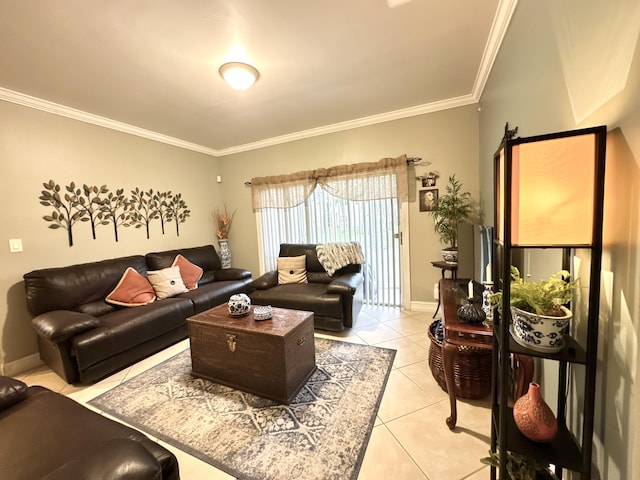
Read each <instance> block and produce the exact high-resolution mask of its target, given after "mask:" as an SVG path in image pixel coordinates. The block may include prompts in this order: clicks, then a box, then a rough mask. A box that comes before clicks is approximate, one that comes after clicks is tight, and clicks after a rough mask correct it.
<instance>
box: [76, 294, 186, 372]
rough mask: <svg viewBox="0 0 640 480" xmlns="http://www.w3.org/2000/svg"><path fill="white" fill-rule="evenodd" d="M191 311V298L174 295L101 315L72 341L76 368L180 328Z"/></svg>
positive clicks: (83, 366)
mask: <svg viewBox="0 0 640 480" xmlns="http://www.w3.org/2000/svg"><path fill="white" fill-rule="evenodd" d="M193 291H194V292H195V291H197V290H193ZM193 314H194V310H193V303H192V302H191V301H190V300H188V299H185V298H175V297H174V298H166V299H164V300H162V301H157V302H153V303H150V304H149V305H144V306H142V307H137V308H133V309H132V308H123V309H120V310H116V311H114V312H112V313H108V314H107V315H103V316H102V317H100V318H99V321H100V326H99V327H97V328H94V329H92V330H88V331H86V332H84V333H81V334H80V335H76V336H75V337H73V339H72V340H71V344H72V348H73V351H74V354H75V356H76V361H77V363H78V368H79V369H80V370H84V369H86V368H88V367H90V366H91V365H94V364H96V363H99V362H101V361H103V360H104V359H106V358H109V357H111V356H113V355H116V354H118V353H121V352H124V351H126V350H129V349H131V348H134V347H136V346H137V345H140V344H143V343H145V342H147V341H149V340H150V339H151V338H154V337H158V336H160V335H162V334H164V333H166V332H169V331H171V330H174V329H177V328H181V327H183V326H184V325H185V323H186V318H187V317H190V316H192V315H193Z"/></svg>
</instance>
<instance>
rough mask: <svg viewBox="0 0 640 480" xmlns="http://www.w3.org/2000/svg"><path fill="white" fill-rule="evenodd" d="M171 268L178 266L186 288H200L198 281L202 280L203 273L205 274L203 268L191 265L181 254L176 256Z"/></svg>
mask: <svg viewBox="0 0 640 480" xmlns="http://www.w3.org/2000/svg"><path fill="white" fill-rule="evenodd" d="M171 266H172V267H176V266H177V267H178V268H179V269H180V276H181V277H182V281H183V282H184V286H185V287H187V289H188V290H194V289H196V288H198V280H200V278H202V273H203V272H204V270H202V268H200V267H199V266H198V265H195V264H193V263H191V262H190V261H189V260H187V259H186V258H185V257H183V256H182V255H180V254H178V255H176V258H175V259H174V260H173V263H172V264H171Z"/></svg>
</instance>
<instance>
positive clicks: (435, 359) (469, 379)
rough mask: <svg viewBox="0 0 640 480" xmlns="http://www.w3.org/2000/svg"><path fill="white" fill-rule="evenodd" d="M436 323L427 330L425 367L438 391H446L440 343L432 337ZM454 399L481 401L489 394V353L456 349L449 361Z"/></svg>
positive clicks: (482, 350) (470, 349)
mask: <svg viewBox="0 0 640 480" xmlns="http://www.w3.org/2000/svg"><path fill="white" fill-rule="evenodd" d="M437 324H438V321H437V320H436V321H435V322H433V323H432V324H431V326H430V327H429V339H430V340H431V346H430V347H429V367H430V368H431V373H432V374H433V378H435V379H436V381H437V382H438V385H440V388H442V389H443V390H444V391H445V392H446V391H447V381H446V379H445V376H444V363H443V361H442V342H441V341H440V340H438V338H437V337H436V335H435V330H436V326H437ZM453 376H454V379H455V387H456V397H457V398H467V399H479V398H484V397H486V396H487V395H489V394H490V393H491V350H487V349H483V348H474V347H464V346H460V347H458V354H457V355H456V356H455V358H454V361H453Z"/></svg>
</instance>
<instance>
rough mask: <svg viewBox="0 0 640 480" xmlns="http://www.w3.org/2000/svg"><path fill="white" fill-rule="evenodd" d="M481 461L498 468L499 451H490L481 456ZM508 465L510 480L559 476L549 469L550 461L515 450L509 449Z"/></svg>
mask: <svg viewBox="0 0 640 480" xmlns="http://www.w3.org/2000/svg"><path fill="white" fill-rule="evenodd" d="M480 461H481V462H482V463H484V464H485V465H491V466H492V467H496V468H498V467H499V466H500V455H499V454H498V453H497V452H492V451H489V456H488V457H485V458H481V459H480ZM506 466H507V475H509V479H510V480H543V479H544V480H547V479H551V480H555V479H557V478H558V477H557V476H556V475H555V474H554V473H553V472H551V471H550V470H549V464H548V463H544V462H542V461H540V460H535V459H533V458H531V457H527V456H525V455H520V454H518V453H514V452H509V451H507V458H506Z"/></svg>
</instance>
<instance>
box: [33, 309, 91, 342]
mask: <svg viewBox="0 0 640 480" xmlns="http://www.w3.org/2000/svg"><path fill="white" fill-rule="evenodd" d="M31 324H32V325H33V328H34V329H35V330H36V331H37V332H38V335H40V336H41V337H42V338H45V339H47V340H49V341H51V342H53V343H61V342H64V341H65V340H68V339H70V338H72V337H75V336H76V335H78V334H80V333H82V332H86V331H87V330H91V329H92V328H96V327H99V326H100V321H99V320H98V319H97V318H96V317H94V316H92V315H88V314H86V313H80V312H73V311H71V310H54V311H52V312H47V313H43V314H41V315H38V316H37V317H35V318H34V319H33V320H31Z"/></svg>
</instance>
